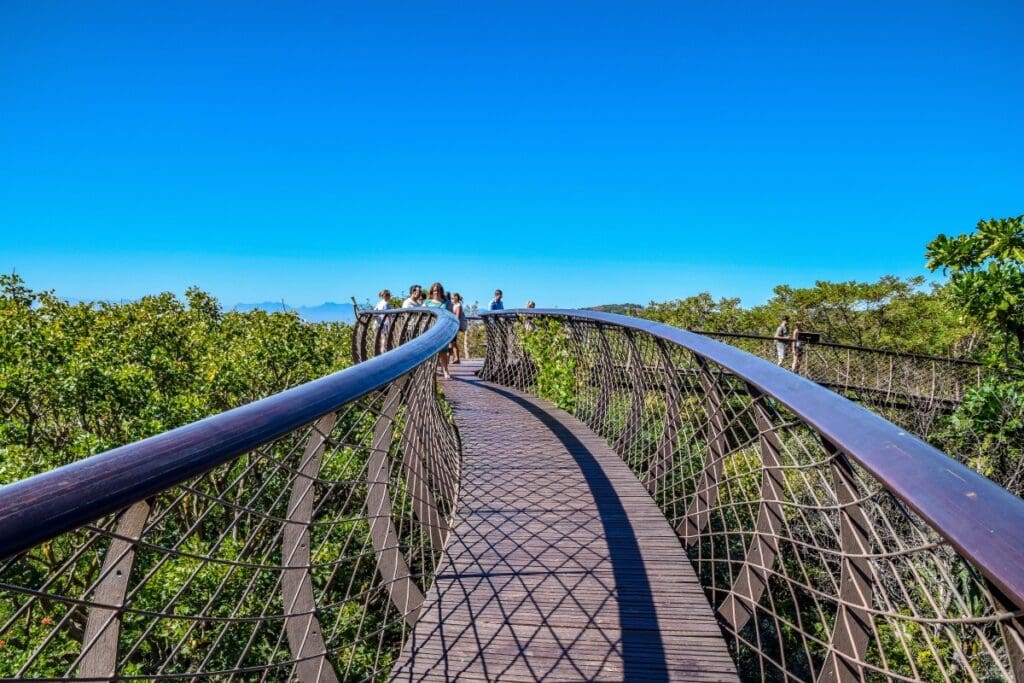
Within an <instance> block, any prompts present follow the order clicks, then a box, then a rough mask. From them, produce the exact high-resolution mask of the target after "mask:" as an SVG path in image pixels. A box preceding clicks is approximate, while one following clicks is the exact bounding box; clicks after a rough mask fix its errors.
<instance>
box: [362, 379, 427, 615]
mask: <svg viewBox="0 0 1024 683" xmlns="http://www.w3.org/2000/svg"><path fill="white" fill-rule="evenodd" d="M433 371H434V370H433V367H432V366H430V372H433ZM408 381H409V379H408V376H406V378H404V379H401V380H396V381H395V382H394V383H392V385H391V388H390V389H389V390H388V393H387V396H386V398H385V399H384V407H383V410H382V411H381V414H380V416H379V417H378V418H377V422H376V424H375V425H374V427H373V441H372V446H371V450H370V460H369V462H368V463H367V467H366V469H367V481H368V482H369V489H368V490H367V493H366V512H367V515H368V517H369V520H370V540H371V542H372V543H373V550H374V553H375V554H376V556H377V571H378V572H380V576H381V578H382V579H383V580H384V585H385V586H387V591H388V596H389V597H390V598H391V602H392V604H394V606H395V607H397V608H398V611H399V612H400V613H401V614H402V616H403V617H404V618H405V622H406V623H407V624H409V625H410V626H412V625H414V624H415V623H416V620H417V619H418V618H419V614H420V608H421V607H422V606H423V592H422V591H421V590H420V588H419V586H417V585H416V582H415V581H413V579H412V572H411V571H410V570H409V564H408V562H406V560H405V555H404V554H403V553H402V550H401V548H400V546H399V539H398V531H397V530H396V529H395V524H394V522H393V521H392V519H391V515H392V512H393V509H394V508H393V506H392V503H391V496H390V495H389V494H388V480H389V478H390V474H391V459H390V458H389V457H388V451H390V450H391V440H392V438H393V437H394V432H395V415H396V414H397V413H398V406H399V405H400V404H401V396H402V391H403V388H404V385H405V384H406V383H407V382H408Z"/></svg>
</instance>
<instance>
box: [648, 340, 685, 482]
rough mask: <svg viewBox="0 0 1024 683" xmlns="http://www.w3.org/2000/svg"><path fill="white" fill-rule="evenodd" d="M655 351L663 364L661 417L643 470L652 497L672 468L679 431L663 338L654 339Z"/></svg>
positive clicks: (677, 400) (674, 375) (676, 394)
mask: <svg viewBox="0 0 1024 683" xmlns="http://www.w3.org/2000/svg"><path fill="white" fill-rule="evenodd" d="M656 343H657V346H658V354H659V355H660V356H661V362H662V366H663V370H662V375H663V377H664V380H663V382H664V386H665V418H664V424H663V427H662V431H661V440H660V442H659V443H658V450H657V451H656V452H655V454H654V456H653V458H652V460H651V464H650V467H649V468H648V470H647V477H646V478H645V480H644V485H645V486H646V487H647V491H648V492H649V493H650V494H651V495H652V496H656V495H657V494H658V492H659V491H662V490H663V489H664V488H665V480H666V479H667V478H668V475H669V472H670V471H671V470H672V465H673V462H674V455H675V451H676V443H677V441H678V440H679V430H680V429H681V428H682V416H681V415H680V413H681V411H682V398H681V391H680V388H679V376H678V372H677V370H676V367H675V364H674V363H673V362H672V356H671V355H670V354H669V352H668V347H667V345H666V343H665V341H664V340H662V339H657V340H656Z"/></svg>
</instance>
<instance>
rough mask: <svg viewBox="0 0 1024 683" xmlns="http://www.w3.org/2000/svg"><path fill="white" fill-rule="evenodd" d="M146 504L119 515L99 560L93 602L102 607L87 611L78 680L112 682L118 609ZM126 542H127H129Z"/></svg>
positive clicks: (146, 515)
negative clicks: (99, 567)
mask: <svg viewBox="0 0 1024 683" xmlns="http://www.w3.org/2000/svg"><path fill="white" fill-rule="evenodd" d="M149 512H150V504H149V501H141V502H138V503H136V504H135V505H132V506H131V507H130V508H128V509H127V510H125V511H124V512H122V513H121V515H120V517H118V520H117V530H116V531H115V532H114V533H116V534H117V535H118V536H119V537H121V538H113V539H111V541H110V547H109V548H107V553H106V555H105V556H104V558H103V568H102V569H101V570H100V579H99V582H98V583H97V585H96V590H95V591H93V597H92V599H93V602H95V603H97V605H104V606H103V607H99V606H96V607H93V608H92V609H90V610H89V619H88V621H87V622H86V625H85V635H84V636H83V637H82V654H81V655H80V658H79V662H80V663H79V667H78V675H79V677H80V678H111V679H113V678H116V676H117V643H118V639H119V637H120V635H121V608H122V607H124V600H125V596H126V595H127V593H128V581H129V578H130V577H131V573H132V564H133V563H134V561H135V545H136V543H138V541H139V538H141V537H142V531H143V529H144V528H145V526H146V521H147V520H148V519H149ZM129 539H130V540H129Z"/></svg>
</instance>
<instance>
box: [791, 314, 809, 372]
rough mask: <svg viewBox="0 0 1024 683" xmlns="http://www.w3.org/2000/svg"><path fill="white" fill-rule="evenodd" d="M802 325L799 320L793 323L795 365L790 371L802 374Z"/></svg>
mask: <svg viewBox="0 0 1024 683" xmlns="http://www.w3.org/2000/svg"><path fill="white" fill-rule="evenodd" d="M800 326H801V323H800V321H799V320H797V321H796V322H795V323H793V341H792V344H793V365H792V366H791V367H790V369H791V370H792V371H793V372H800V364H801V363H803V360H804V343H805V342H804V340H803V339H801V338H800Z"/></svg>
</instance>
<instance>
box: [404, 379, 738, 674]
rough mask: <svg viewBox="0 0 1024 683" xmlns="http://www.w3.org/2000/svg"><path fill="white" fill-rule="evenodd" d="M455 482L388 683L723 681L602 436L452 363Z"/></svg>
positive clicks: (720, 661)
mask: <svg viewBox="0 0 1024 683" xmlns="http://www.w3.org/2000/svg"><path fill="white" fill-rule="evenodd" d="M453 368H454V369H456V372H455V373H454V378H453V379H452V380H451V381H448V382H445V384H444V392H445V395H446V397H447V398H448V400H449V401H450V402H451V403H452V405H453V408H454V410H455V420H456V423H457V424H458V426H459V431H460V434H461V436H462V444H463V455H464V463H463V481H462V493H461V497H460V500H459V505H458V509H457V512H456V519H455V522H454V527H453V530H452V534H451V537H450V538H449V540H448V545H447V547H446V549H445V554H444V558H443V560H442V565H441V567H440V571H439V573H438V576H437V578H436V581H435V582H434V585H433V586H432V587H431V588H430V590H429V591H428V593H427V596H426V603H425V604H424V607H423V611H422V612H421V617H420V620H419V622H418V623H417V624H416V626H415V628H414V629H413V633H412V634H411V635H410V637H409V639H408V641H407V643H406V646H405V649H404V650H403V652H402V654H401V657H400V659H399V661H398V663H397V664H396V666H395V668H394V670H393V672H392V678H393V679H394V680H401V681H422V680H454V679H459V680H503V681H506V680H507V681H539V680H602V681H621V680H635V681H657V680H692V681H727V680H728V681H734V680H737V676H736V669H735V665H734V664H733V661H732V658H731V657H730V656H729V654H728V652H727V650H726V646H725V643H724V641H723V640H722V635H721V631H720V630H719V628H718V625H717V623H716V621H715V618H714V615H713V614H712V611H711V608H710V607H709V605H708V603H707V601H706V599H705V598H704V594H703V592H702V590H701V587H700V584H699V583H698V581H697V577H696V576H695V575H694V573H693V570H692V568H691V565H690V563H689V561H688V560H687V559H686V555H685V553H684V551H683V549H682V547H681V546H680V544H679V541H678V539H677V537H676V535H675V533H674V532H673V530H672V528H671V527H670V526H669V524H668V522H667V521H665V519H664V517H663V516H662V514H661V512H660V511H659V510H658V509H657V507H656V506H655V504H654V502H653V501H652V500H651V499H650V497H649V496H648V495H647V492H646V490H645V489H644V488H643V486H642V485H641V484H640V482H639V481H637V479H636V478H635V477H634V476H633V474H632V473H631V472H630V471H629V469H628V467H627V466H626V465H625V464H624V463H623V462H622V461H621V460H620V459H619V457H618V456H617V455H616V454H615V452H614V451H612V449H611V448H610V447H609V446H608V445H607V444H606V443H605V442H604V440H603V439H601V438H600V437H598V436H597V435H595V434H594V433H592V432H591V431H590V430H589V429H588V428H587V427H586V426H585V425H583V424H582V423H580V422H579V421H578V420H576V419H575V418H573V417H572V416H571V415H569V414H568V413H566V412H564V411H561V410H558V409H555V408H553V407H552V406H550V405H548V404H546V403H545V402H543V401H541V400H539V399H536V398H532V397H529V396H526V395H523V394H520V393H517V392H514V391H511V390H508V389H505V388H502V387H497V386H495V385H491V384H488V383H486V382H481V381H479V380H478V379H476V378H475V377H474V376H473V375H472V371H474V370H475V369H476V368H477V366H475V365H469V364H466V365H462V366H453Z"/></svg>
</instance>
